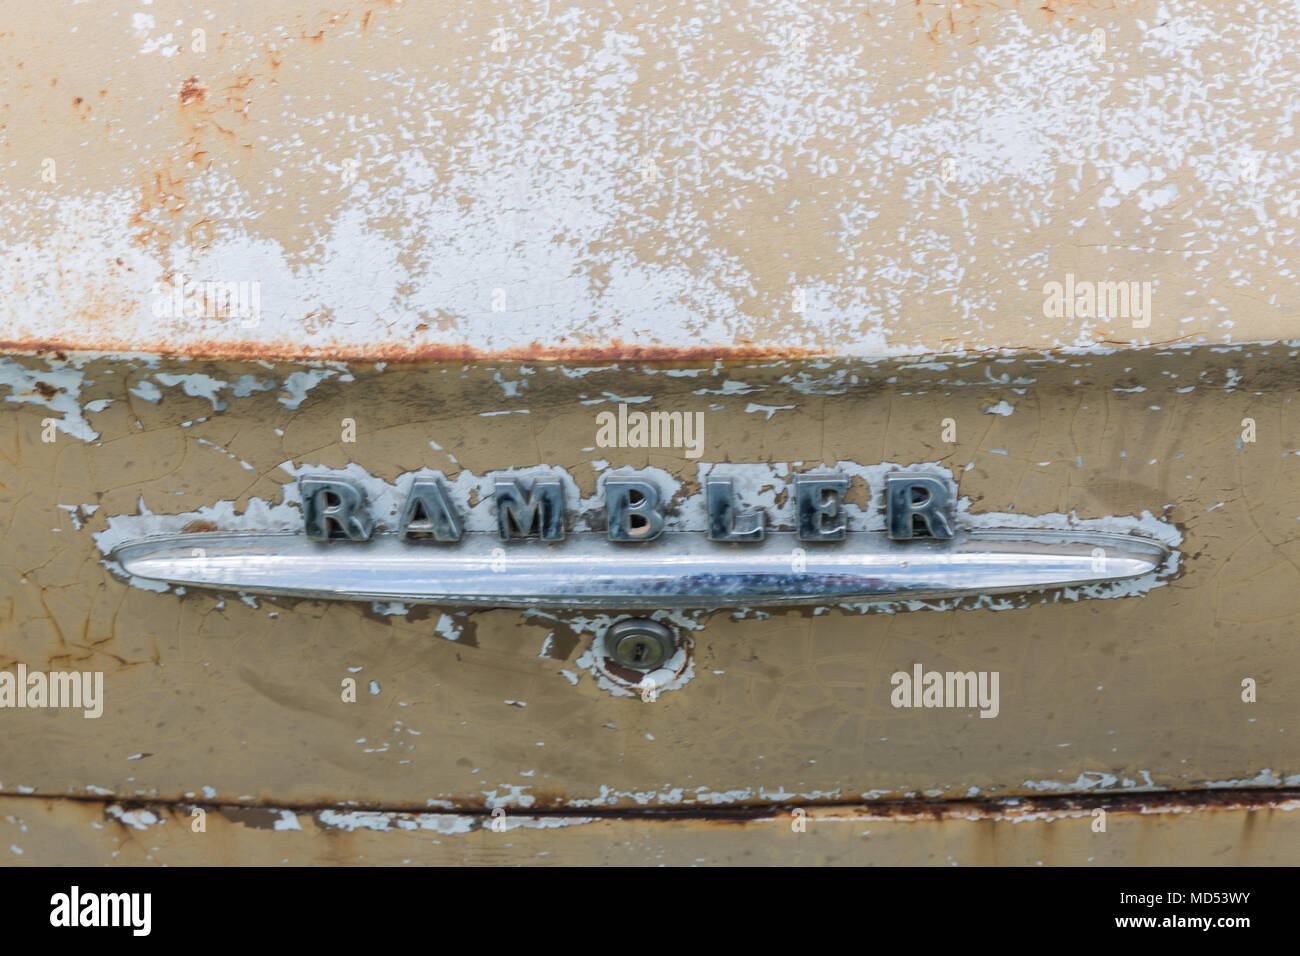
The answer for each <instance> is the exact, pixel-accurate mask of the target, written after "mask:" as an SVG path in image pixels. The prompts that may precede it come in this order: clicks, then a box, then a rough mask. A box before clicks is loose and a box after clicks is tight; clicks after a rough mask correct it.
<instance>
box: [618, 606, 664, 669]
mask: <svg viewBox="0 0 1300 956" xmlns="http://www.w3.org/2000/svg"><path fill="white" fill-rule="evenodd" d="M604 642H605V648H606V650H607V651H608V653H609V655H610V657H612V658H613V659H614V660H615V662H617V663H618V664H621V665H622V666H624V667H630V668H632V669H633V670H639V671H652V670H654V669H655V668H656V667H662V666H663V664H664V662H665V661H667V660H668V659H669V658H670V657H672V656H673V652H674V651H676V649H677V640H676V638H675V637H674V636H673V633H672V632H671V631H670V630H668V628H666V627H664V626H663V625H662V624H660V623H659V622H658V621H650V620H646V619H644V618H630V619H627V620H623V621H619V622H618V623H617V624H615V625H614V626H613V627H611V628H610V629H609V630H608V631H606V632H605V637H604Z"/></svg>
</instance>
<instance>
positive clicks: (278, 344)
mask: <svg viewBox="0 0 1300 956" xmlns="http://www.w3.org/2000/svg"><path fill="white" fill-rule="evenodd" d="M160 188H161V186H160ZM164 195H167V196H169V198H172V199H176V198H178V197H175V196H171V195H170V194H165V193H164ZM181 205H182V206H183V201H182V202H181ZM173 211H179V207H177V208H176V209H174V210H173ZM101 314H102V313H101ZM55 350H65V351H74V352H75V351H106V352H148V353H149V354H154V355H162V356H166V357H187V358H204V359H250V360H257V359H274V360H279V361H331V362H480V361H519V362H574V361H582V362H591V361H594V362H605V361H610V362H700V361H713V360H715V359H717V360H731V359H775V360H780V359H798V358H820V357H825V356H831V355H833V354H834V352H833V350H831V349H812V348H789V347H774V346H761V345H702V346H696V347H693V348H678V347H670V346H661V345H638V344H636V343H632V342H623V341H622V340H621V339H611V340H610V341H608V342H604V343H599V344H596V343H593V344H590V345H544V344H543V343H541V342H533V343H531V344H529V345H526V346H519V347H515V348H508V349H495V350H494V349H479V348H474V347H473V346H470V345H453V344H450V343H429V344H413V345H408V344H404V343H400V342H380V343H376V344H374V345H368V346H360V345H353V344H346V345H342V344H337V343H330V342H323V343H321V344H317V345H313V344H310V343H303V342H289V341H270V342H216V341H204V340H196V341H193V342H187V343H184V344H180V343H174V342H167V341H159V342H149V343H141V342H130V341H127V340H124V339H120V338H113V337H111V336H107V335H95V334H94V333H89V332H88V333H87V334H86V335H84V336H79V337H78V338H77V339H75V340H73V339H48V340H41V341H33V340H21V339H19V340H13V339H9V340H5V339H0V352H26V353H32V354H38V355H40V354H45V353H47V352H52V351H55Z"/></svg>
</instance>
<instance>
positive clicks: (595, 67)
mask: <svg viewBox="0 0 1300 956" xmlns="http://www.w3.org/2000/svg"><path fill="white" fill-rule="evenodd" d="M1297 14H1300V0H1287V2H1282V3H1272V4H1267V5H1250V4H1243V5H1237V6H1225V5H1220V4H1203V3H1195V2H1193V0H1141V2H1135V3H1128V4H1123V5H1118V6H1117V5H1115V4H1103V3H1100V2H1098V3H1061V4H1056V3H1044V4H1039V3H1032V4H1031V3H1018V2H1012V0H1000V2H997V3H979V4H972V3H966V4H961V3H958V2H955V0H952V2H949V0H942V2H927V3H924V4H920V3H918V4H907V3H899V4H871V5H869V9H863V8H862V6H861V4H855V3H851V2H832V3H820V4H816V5H807V4H794V3H777V4H770V3H756V2H748V3H738V4H728V5H726V6H724V7H719V8H716V9H715V8H710V9H709V10H708V11H702V10H700V9H699V7H698V4H695V3H689V2H687V3H677V4H671V3H670V4H656V5H654V6H653V7H649V6H646V5H645V4H641V3H637V2H633V0H619V2H616V3H611V4H603V5H600V7H599V8H598V9H596V8H592V9H586V8H582V7H578V6H572V7H560V6H555V5H553V4H538V5H531V6H528V5H526V6H524V7H520V6H519V5H518V4H510V3H506V2H490V0H483V2H476V3H473V4H459V5H451V6H432V5H429V4H414V3H412V4H403V5H390V4H358V5H355V6H354V7H353V8H349V9H346V10H339V11H322V10H319V9H317V8H316V7H314V6H313V5H309V4H307V3H303V2H295V3H287V4H285V3H281V4H276V5H275V6H274V7H273V8H272V7H267V6H266V5H265V4H258V3H253V2H250V0H245V2H241V3H235V4H229V5H226V6H224V7H223V8H222V11H221V13H220V14H219V15H213V14H208V13H206V12H199V11H197V10H194V11H186V12H185V13H184V15H183V16H181V17H180V18H179V20H181V21H184V22H183V23H180V22H177V23H172V22H169V19H168V18H163V17H161V16H160V17H158V18H157V20H156V22H155V18H154V17H152V16H144V17H143V19H141V18H139V17H128V16H127V15H126V13H125V12H124V11H110V12H109V13H107V14H101V12H100V11H99V10H97V9H95V8H94V7H93V6H89V5H82V6H76V5H74V6H70V7H68V8H67V9H66V10H62V11H61V12H60V15H59V16H58V17H49V18H44V19H43V20H41V19H31V20H29V21H26V22H23V23H21V24H15V25H13V28H12V37H11V38H10V42H8V43H6V44H5V47H4V50H3V51H0V57H2V58H3V61H4V69H3V70H0V77H3V80H0V83H2V84H3V85H0V102H2V103H3V107H4V111H5V115H6V144H5V151H4V153H3V155H0V170H3V172H4V173H5V175H4V176H3V177H2V178H3V183H2V184H0V212H3V215H0V301H3V302H4V303H5V306H6V308H7V310H8V313H7V315H6V316H5V321H4V325H3V329H2V330H0V342H3V343H6V344H7V346H8V347H11V348H24V347H25V348H44V347H49V348H103V349H115V350H126V351H136V350H138V351H149V352H168V353H174V354H187V355H225V356H236V355H242V356H249V357H257V356H264V357H274V358H282V357H296V358H302V357H317V358H323V359H340V358H353V359H356V358H368V359H398V358H419V357H425V358H439V357H441V358H450V359H459V358H471V357H485V356H486V357H515V358H521V359H531V358H544V357H551V358H565V357H576V356H591V357H602V358H625V359H635V358H638V357H644V358H653V357H660V358H671V357H673V356H675V355H682V356H686V357H690V356H691V355H732V356H746V355H778V356H779V355H801V354H808V353H818V354H839V355H861V356H883V355H900V354H908V353H917V352H934V351H947V350H954V349H980V348H1022V349H1047V348H1056V347H1066V346H1078V347H1089V346H1094V345H1098V344H1103V345H1104V344H1127V343H1147V344H1161V343H1174V342H1184V343H1204V344H1209V343H1214V342H1229V341H1236V342H1240V341H1248V340H1261V339H1271V338H1277V337H1280V336H1282V335H1287V334H1291V331H1292V330H1293V328H1294V321H1295V305H1294V303H1295V301H1296V300H1297V294H1298V293H1300V284H1298V283H1300V277H1298V276H1297V271H1296V268H1295V261H1294V257H1293V256H1292V255H1291V249H1292V248H1293V246H1294V243H1295V240H1296V231H1297V219H1298V218H1300V193H1298V192H1297V190H1296V188H1295V185H1294V184H1295V182H1296V178H1297V172H1298V171H1300V170H1298V169H1297V164H1298V163H1300V148H1298V147H1300V143H1298V142H1297V136H1298V135H1300V134H1298V133H1297V125H1296V123H1295V112H1296V100H1295V97H1294V95H1293V91H1294V90H1295V89H1296V87H1297V81H1298V80H1300V66H1298V65H1297V61H1296V58H1295V55H1294V42H1293V40H1294V36H1293V32H1294V30H1293V24H1294V23H1295V21H1296V19H1297ZM193 27H202V28H204V29H206V30H207V35H208V38H209V39H208V47H207V50H206V51H205V52H203V53H199V52H196V51H195V50H193V49H192V47H191V45H190V43H189V42H188V38H189V36H190V31H191V28H193ZM1096 30H1100V31H1101V34H1102V37H1103V40H1104V42H1103V43H1102V44H1101V49H1097V48H1096V47H1095V43H1096V41H1095V40H1094V31H1096ZM340 76H349V77H352V78H354V81H353V82H348V83H340V82H339V77H340ZM47 161H48V162H52V163H53V164H54V167H53V169H54V170H55V174H54V178H53V180H52V181H48V180H47V179H42V172H43V170H45V169H46V165H47ZM1067 273H1068V274H1073V275H1077V276H1079V277H1080V278H1081V279H1086V280H1087V281H1093V282H1096V281H1107V280H1112V281H1141V282H1149V283H1151V286H1152V288H1153V297H1154V298H1153V303H1154V304H1153V315H1152V316H1151V317H1150V323H1149V325H1145V326H1141V325H1135V324H1134V323H1133V322H1131V321H1129V318H1128V317H1127V316H1119V315H1114V316H1104V317H1096V316H1093V317H1080V318H1078V319H1077V320H1074V321H1068V322H1063V321H1061V320H1060V319H1054V318H1049V317H1047V316H1045V315H1044V311H1043V302H1044V293H1043V289H1044V286H1045V284H1046V283H1048V282H1059V281H1062V280H1063V279H1064V276H1065V275H1066V274H1067ZM178 280H179V281H180V282H181V283H182V292H183V290H184V288H185V286H184V283H185V282H187V281H190V282H199V283H204V282H223V283H225V282H229V283H241V282H243V283H256V287H257V289H258V290H259V296H258V311H257V314H256V317H255V319H256V320H255V321H245V320H244V317H243V316H242V315H240V316H236V315H234V314H232V313H230V312H229V310H228V309H225V307H224V306H222V305H220V304H219V303H218V304H216V305H211V304H210V303H208V302H207V301H206V300H205V301H204V302H203V304H202V306H201V307H200V306H195V307H194V308H190V305H189V303H187V302H185V301H184V297H183V296H182V301H181V302H180V303H178V306H179V307H177V308H174V309H173V308H172V307H171V305H170V303H169V298H170V297H169V294H168V290H169V289H170V288H172V287H173V285H174V283H175V282H177V281H178Z"/></svg>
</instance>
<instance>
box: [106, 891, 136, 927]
mask: <svg viewBox="0 0 1300 956" xmlns="http://www.w3.org/2000/svg"><path fill="white" fill-rule="evenodd" d="M99 906H100V913H99V925H101V926H129V925H131V914H132V912H133V911H134V908H133V907H132V905H131V896H130V894H128V893H100V894H99ZM110 912H111V913H112V914H113V915H112V916H111V917H110V916H109V913H110Z"/></svg>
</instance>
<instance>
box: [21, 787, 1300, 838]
mask: <svg viewBox="0 0 1300 956" xmlns="http://www.w3.org/2000/svg"><path fill="white" fill-rule="evenodd" d="M4 796H5V797H6V798H8V799H23V800H29V799H30V800H64V801H69V802H73V803H89V804H111V805H113V806H115V807H118V808H120V809H121V810H123V811H126V812H138V811H141V810H148V811H150V812H152V813H154V814H157V815H161V814H163V813H166V812H169V811H172V810H181V811H184V812H186V813H188V812H189V811H191V810H192V809H194V808H196V807H197V808H202V809H204V810H207V811H209V812H213V813H217V814H219V815H221V816H223V817H225V818H226V819H229V820H238V821H240V822H245V823H248V822H250V821H253V824H252V825H255V826H256V825H258V824H260V823H263V822H265V819H266V817H267V815H269V814H278V813H279V812H280V811H282V810H289V811H291V812H293V813H302V814H317V813H320V812H323V811H329V810H333V811H339V812H345V813H352V812H364V813H380V814H384V813H386V814H393V815H394V816H407V815H429V814H432V815H435V816H471V817H480V816H484V815H485V814H486V813H487V812H488V811H489V809H490V808H489V807H488V806H487V804H486V802H484V801H462V802H460V803H459V804H457V805H456V806H453V807H449V808H443V807H439V808H437V809H433V810H431V809H430V808H429V807H427V806H375V805H370V804H366V803H364V802H356V803H354V802H348V803H337V802H331V801H316V802H307V803H303V802H290V803H281V802H277V801H269V800H258V801H249V802H246V803H230V802H227V801H203V800H188V799H151V800H140V799H138V798H132V797H128V796H122V797H105V796H99V795H85V794H51V793H31V794H13V793H6V794H4ZM796 808H798V809H802V810H804V811H805V812H806V813H807V816H808V819H809V820H819V819H820V820H840V821H843V820H862V821H889V822H895V823H938V822H943V821H945V820H1004V821H1016V820H1030V819H1046V820H1049V821H1050V820H1053V819H1065V818H1069V817H1079V816H1087V815H1089V814H1091V813H1092V812H1093V811H1094V810H1105V811H1106V813H1107V815H1140V816H1150V815H1152V814H1181V813H1207V812H1220V811H1259V810H1277V809H1292V808H1296V809H1300V788H1296V787H1279V788H1266V787H1252V788H1243V789H1224V790H1181V791H1166V792H1160V793H1094V794H1068V795H1055V796H1034V797H1018V798H1015V797H1011V798H999V799H988V800H979V799H962V800H929V801H924V800H922V801H905V800H898V801H895V800H881V801H874V802H866V803H864V802H861V801H859V802H856V803H838V804H837V803H830V802H818V801H807V802H791V803H783V804H763V805H737V806H728V807H719V806H714V805H703V806H683V807H663V808H659V807H601V806H592V807H563V806H554V807H552V808H542V807H527V808H525V807H513V808H510V809H509V812H511V813H514V814H518V815H520V816H527V817H552V818H560V819H563V818H586V819H592V820H638V819H639V820H647V821H649V820H661V821H695V822H701V823H714V824H746V823H755V822H764V821H771V820H776V819H782V818H786V817H788V816H789V814H790V811H791V810H792V809H796ZM318 823H319V821H318ZM320 825H321V826H322V828H324V829H329V828H330V827H329V826H328V825H327V824H320Z"/></svg>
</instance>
